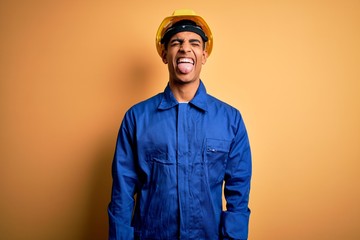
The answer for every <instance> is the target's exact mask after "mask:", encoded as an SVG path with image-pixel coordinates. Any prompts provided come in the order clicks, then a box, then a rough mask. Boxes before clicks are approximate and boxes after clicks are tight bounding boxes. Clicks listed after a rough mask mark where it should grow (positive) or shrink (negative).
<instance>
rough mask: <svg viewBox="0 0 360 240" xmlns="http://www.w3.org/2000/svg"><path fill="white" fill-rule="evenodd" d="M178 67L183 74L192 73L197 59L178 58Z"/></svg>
mask: <svg viewBox="0 0 360 240" xmlns="http://www.w3.org/2000/svg"><path fill="white" fill-rule="evenodd" d="M176 63H177V67H178V69H179V71H180V73H182V74H187V73H190V72H191V71H192V70H193V68H194V65H195V61H194V59H192V58H178V59H177V61H176Z"/></svg>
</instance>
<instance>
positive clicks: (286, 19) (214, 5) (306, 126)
mask: <svg viewBox="0 0 360 240" xmlns="http://www.w3.org/2000/svg"><path fill="white" fill-rule="evenodd" d="M176 8H193V9H194V10H195V11H197V12H198V13H199V14H201V15H202V16H204V17H205V19H206V20H207V22H208V24H209V25H210V26H211V28H212V31H213V34H214V49H213V53H212V55H211V56H210V58H209V59H208V62H207V64H206V65H205V66H204V68H203V74H202V79H203V80H204V82H205V84H206V86H207V90H208V92H209V93H211V94H212V95H215V96H217V97H218V98H220V99H222V100H224V101H226V102H228V103H230V104H232V105H233V106H235V107H237V108H239V109H240V110H241V112H242V114H243V117H244V119H245V122H246V124H247V128H248V131H249V135H250V140H251V145H252V152H253V166H254V172H253V182H252V192H251V204H250V207H251V209H252V215H251V224H250V240H263V239H266V240H268V239H274V240H275V239H276V240H297V239H299V240H300V239H301V240H303V239H314V240H319V239H326V240H332V239H334V240H335V239H336V240H338V239H344V240H355V239H360V204H359V203H360V186H359V185H360V184H359V182H360V174H359V168H360V146H359V145H360V66H359V65H360V47H359V46H360V2H359V1H356V0H354V1H351V0H338V1H331V0H329V1H319V0H314V1H300V0H295V1H281V0H277V1H275V0H273V1H266V0H253V1H250V0H248V1H238V0H232V1H230V0H229V1H160V0H154V1H106V0H104V1H95V0H94V1H37V0H34V1H25V0H23V1H20V0H18V1H10V0H3V1H1V2H0V111H1V112H0V128H1V129H0V150H1V151H0V154H1V155H0V164H1V165H0V194H1V196H0V239H4V240H23V239H36V240H48V239H51V240H60V239H61V240H65V239H66V240H69V239H74V240H76V239H84V240H85V239H86V240H88V239H94V240H95V239H106V237H107V231H108V229H107V228H108V222H107V213H106V208H107V204H108V201H109V197H110V188H111V176H110V166H111V161H112V156H113V151H114V145H115V140H116V135H117V130H118V127H119V125H120V122H121V120H122V117H123V114H124V112H125V110H126V109H128V108H129V107H130V106H131V105H133V104H134V103H136V102H138V101H140V100H143V99H145V98H148V97H150V96H152V95H154V94H156V93H158V92H160V91H162V90H163V89H164V87H165V85H166V83H167V79H168V76H167V67H166V66H165V65H164V64H163V63H162V62H161V60H160V57H159V56H157V53H156V49H155V43H154V39H155V33H156V30H157V27H158V25H159V24H160V22H161V21H162V19H163V18H164V17H165V16H168V15H170V14H171V13H172V11H173V10H174V9H176Z"/></svg>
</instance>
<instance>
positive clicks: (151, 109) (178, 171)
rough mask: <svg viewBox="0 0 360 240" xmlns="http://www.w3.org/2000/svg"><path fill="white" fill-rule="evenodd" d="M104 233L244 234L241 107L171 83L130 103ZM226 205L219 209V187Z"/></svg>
mask: <svg viewBox="0 0 360 240" xmlns="http://www.w3.org/2000/svg"><path fill="white" fill-rule="evenodd" d="M112 175H113V188H112V195H111V202H110V204H109V207H108V214H109V223H110V226H109V228H110V229H109V232H110V233H109V234H110V235H109V239H111V240H120V239H123V240H130V239H152V240H155V239H166V240H175V239H184V240H185V239H197V240H199V239H204V240H205V239H206V240H212V239H214V240H218V239H247V237H248V224H249V215H250V210H249V208H248V202H249V191H250V179H251V152H250V145H249V140H248V135H247V131H246V129H245V125H244V122H243V119H242V117H241V115H240V112H239V111H238V110H237V109H235V108H233V107H231V106H230V105H228V104H226V103H224V102H221V101H220V100H218V99H216V98H214V97H212V96H210V95H209V94H207V93H206V89H205V87H204V85H203V83H202V82H201V81H200V85H199V88H198V90H197V92H196V94H195V97H194V98H193V99H192V100H191V101H190V102H189V103H178V102H177V101H176V99H175V98H174V96H173V94H172V92H171V90H170V88H169V86H167V87H166V89H165V91H164V92H163V93H160V94H158V95H156V96H154V97H152V98H150V99H148V100H146V101H143V102H141V103H138V104H136V105H134V106H133V107H132V108H130V109H129V110H128V111H127V113H126V114H125V116H124V119H123V122H122V124H121V127H120V130H119V134H118V139H117V144H116V151H115V156H114V160H113V166H112ZM223 186H224V195H225V198H226V202H227V204H226V208H227V210H226V211H223V209H222V187H223Z"/></svg>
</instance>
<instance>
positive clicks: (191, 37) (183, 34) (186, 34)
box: [170, 32, 202, 42]
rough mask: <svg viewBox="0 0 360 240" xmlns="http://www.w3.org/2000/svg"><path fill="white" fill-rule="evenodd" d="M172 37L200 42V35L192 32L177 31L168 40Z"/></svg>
mask: <svg viewBox="0 0 360 240" xmlns="http://www.w3.org/2000/svg"><path fill="white" fill-rule="evenodd" d="M173 39H183V40H199V41H200V42H202V38H201V37H200V35H199V34H196V33H194V32H179V33H176V34H174V35H173V36H172V37H171V38H170V41H171V40H173Z"/></svg>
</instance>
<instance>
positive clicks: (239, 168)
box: [221, 112, 252, 239]
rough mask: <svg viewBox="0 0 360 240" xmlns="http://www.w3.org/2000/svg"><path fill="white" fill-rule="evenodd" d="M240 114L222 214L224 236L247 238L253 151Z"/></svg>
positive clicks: (228, 170)
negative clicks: (224, 209)
mask: <svg viewBox="0 0 360 240" xmlns="http://www.w3.org/2000/svg"><path fill="white" fill-rule="evenodd" d="M237 116H238V117H237V121H236V122H237V123H236V124H235V126H237V127H236V129H237V130H236V135H235V139H234V141H233V143H232V146H231V149H230V153H229V158H228V162H227V165H226V172H225V186H224V195H225V199H226V208H227V210H226V211H224V212H222V216H221V231H222V237H223V239H247V238H248V227H249V217H250V209H249V208H248V204H249V193H250V181H251V174H252V164H251V151H250V144H249V139H248V135H247V131H246V128H245V125H244V122H243V120H242V118H241V115H240V113H239V112H238V114H237Z"/></svg>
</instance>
